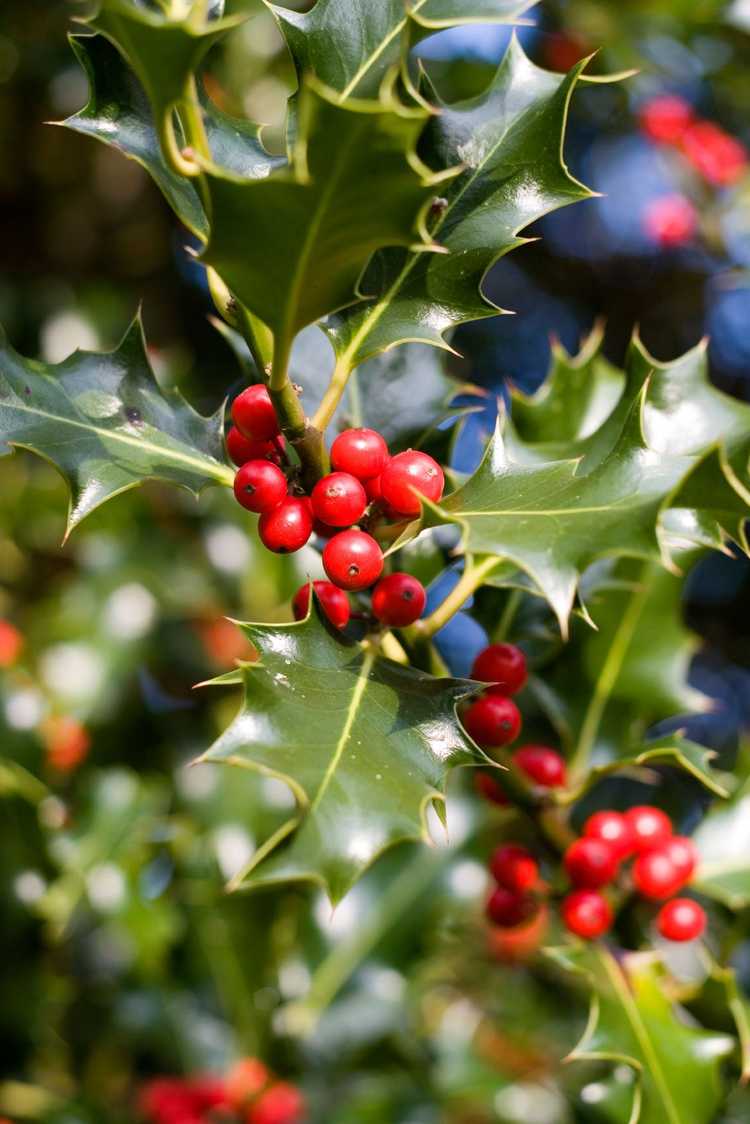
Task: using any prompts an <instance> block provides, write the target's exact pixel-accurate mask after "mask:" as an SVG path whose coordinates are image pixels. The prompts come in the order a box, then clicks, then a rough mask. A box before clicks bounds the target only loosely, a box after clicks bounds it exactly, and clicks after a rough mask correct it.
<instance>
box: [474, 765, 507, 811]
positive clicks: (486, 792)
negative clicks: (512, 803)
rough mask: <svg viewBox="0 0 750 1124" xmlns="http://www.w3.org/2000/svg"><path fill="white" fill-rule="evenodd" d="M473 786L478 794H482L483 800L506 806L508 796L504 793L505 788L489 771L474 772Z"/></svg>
mask: <svg viewBox="0 0 750 1124" xmlns="http://www.w3.org/2000/svg"><path fill="white" fill-rule="evenodd" d="M474 788H475V790H476V792H477V793H478V794H479V796H483V797H484V799H485V800H489V801H490V802H491V803H492V804H498V805H499V806H500V807H506V806H507V805H508V803H509V801H508V797H507V796H506V795H505V789H504V788H503V786H502V785H501V784H498V782H497V781H496V780H495V778H494V777H491V776H490V774H489V773H481V772H480V773H475V775H474Z"/></svg>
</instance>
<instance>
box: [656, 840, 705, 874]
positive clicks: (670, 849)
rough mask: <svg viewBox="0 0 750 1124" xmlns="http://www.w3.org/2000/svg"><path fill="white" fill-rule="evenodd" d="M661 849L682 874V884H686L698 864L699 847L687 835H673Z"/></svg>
mask: <svg viewBox="0 0 750 1124" xmlns="http://www.w3.org/2000/svg"><path fill="white" fill-rule="evenodd" d="M660 849H661V850H663V851H664V853H665V854H666V855H668V856H669V858H670V860H671V862H672V865H673V866H674V868H675V870H676V871H677V873H678V874H679V876H680V885H681V886H684V885H685V883H686V882H689V881H690V879H691V878H692V877H693V874H694V873H695V868H696V867H697V865H698V858H699V856H698V848H697V847H696V845H695V843H693V841H692V839H688V838H687V836H685V835H673V836H672V838H671V839H668V840H667V842H666V843H664V844H663V846H662V847H661V848H660Z"/></svg>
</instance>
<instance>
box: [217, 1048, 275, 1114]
mask: <svg viewBox="0 0 750 1124" xmlns="http://www.w3.org/2000/svg"><path fill="white" fill-rule="evenodd" d="M270 1079H271V1074H270V1071H269V1069H268V1066H266V1065H264V1064H263V1062H262V1061H261V1060H260V1058H241V1059H240V1061H238V1062H235V1063H234V1065H233V1066H232V1068H231V1069H230V1070H229V1073H228V1074H227V1076H226V1078H225V1079H224V1086H225V1088H226V1095H227V1100H228V1102H229V1104H230V1105H231V1106H232V1108H236V1109H243V1108H246V1107H247V1105H248V1103H249V1102H251V1101H253V1100H255V1098H256V1097H257V1096H258V1095H259V1094H260V1093H262V1092H263V1090H264V1089H265V1087H266V1085H267V1084H268V1082H269V1080H270Z"/></svg>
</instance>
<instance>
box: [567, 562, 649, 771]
mask: <svg viewBox="0 0 750 1124" xmlns="http://www.w3.org/2000/svg"><path fill="white" fill-rule="evenodd" d="M653 573H654V567H653V566H652V565H651V563H646V564H644V567H643V569H642V571H641V576H640V581H639V584H638V588H637V589H636V591H635V592H634V594H633V596H632V597H631V600H630V604H629V605H628V607H627V609H626V610H625V612H624V613H623V615H622V618H621V620H620V624H619V626H618V628H617V632H616V633H615V636H614V639H613V641H612V643H611V645H610V648H609V651H608V652H607V658H606V659H605V661H604V663H603V664H602V667H601V670H600V672H599V675H598V676H597V680H596V684H595V686H594V692H593V694H592V696H591V699H590V700H589V705H588V707H587V708H586V714H585V715H584V719H583V723H582V725H581V732H580V734H579V737H578V744H577V746H576V749H575V752H574V754H573V756H572V757H571V759H570V775H571V783H575V781H576V780H577V779H579V778H580V777H581V776H582V775H583V774H585V772H586V770H587V769H588V763H589V757H590V756H591V751H592V749H593V748H594V745H595V742H596V736H597V734H598V732H599V725H600V723H601V720H602V717H603V716H604V711H605V710H606V707H607V703H608V702H609V700H610V696H611V694H612V691H613V689H614V686H615V684H616V682H617V677H618V675H619V674H620V671H621V669H622V665H623V662H624V660H625V657H626V655H627V654H628V649H629V647H630V644H631V642H632V640H633V635H634V633H635V630H636V628H637V626H638V622H639V620H640V617H641V613H642V612H643V608H644V605H645V603H646V600H647V598H648V595H649V593H650V577H651V575H652V574H653Z"/></svg>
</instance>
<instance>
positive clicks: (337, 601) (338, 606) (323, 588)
mask: <svg viewBox="0 0 750 1124" xmlns="http://www.w3.org/2000/svg"><path fill="white" fill-rule="evenodd" d="M311 585H312V586H314V587H315V596H316V597H317V599H318V601H320V604H321V608H322V609H323V612H324V613H325V615H326V616H327V617H328V619H329V621H330V622H331V624H332V625H333V627H334V628H346V626H347V625H348V623H349V617H350V616H351V613H352V611H351V608H350V606H349V598H348V597H347V596H346V594H345V593H344V591H343V590H342V589H337V588H336V586H335V585H332V584H331V582H305V584H304V585H301V586H300V587H299V589H298V590H297V592H296V593H295V595H294V600H293V601H292V610H293V612H294V619H295V620H296V621H303V620H304V619H305V617H306V616H307V613H308V610H309V608H310V586H311Z"/></svg>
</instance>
